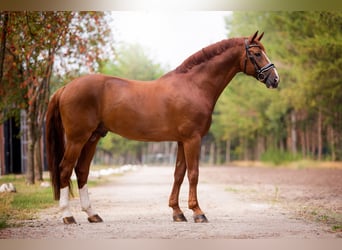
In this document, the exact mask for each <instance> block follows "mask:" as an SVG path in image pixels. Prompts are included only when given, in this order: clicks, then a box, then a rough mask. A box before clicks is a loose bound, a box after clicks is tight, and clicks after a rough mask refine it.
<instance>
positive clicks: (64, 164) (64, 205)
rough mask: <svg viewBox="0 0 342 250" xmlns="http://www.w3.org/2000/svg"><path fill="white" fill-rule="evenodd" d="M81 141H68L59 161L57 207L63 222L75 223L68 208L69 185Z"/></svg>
mask: <svg viewBox="0 0 342 250" xmlns="http://www.w3.org/2000/svg"><path fill="white" fill-rule="evenodd" d="M82 147H83V143H72V142H70V141H69V142H68V143H67V145H66V148H65V152H64V156H63V159H62V161H61V163H60V170H61V172H60V188H61V189H60V199H59V207H60V209H61V211H62V216H63V222H64V224H74V223H76V221H75V219H74V217H73V216H72V214H71V212H70V210H69V192H70V190H69V185H70V177H71V174H72V170H73V168H74V166H75V164H76V161H77V159H78V157H79V155H80V152H81V150H82Z"/></svg>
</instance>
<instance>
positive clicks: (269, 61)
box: [261, 51, 279, 79]
mask: <svg viewBox="0 0 342 250" xmlns="http://www.w3.org/2000/svg"><path fill="white" fill-rule="evenodd" d="M261 52H262V54H263V55H264V57H265V59H266V61H267V63H268V64H270V63H271V60H270V59H269V58H268V56H267V55H266V53H265V52H264V51H261ZM272 70H273V71H274V74H275V75H276V78H277V79H279V75H278V71H277V70H276V68H275V67H274V68H273V69H272Z"/></svg>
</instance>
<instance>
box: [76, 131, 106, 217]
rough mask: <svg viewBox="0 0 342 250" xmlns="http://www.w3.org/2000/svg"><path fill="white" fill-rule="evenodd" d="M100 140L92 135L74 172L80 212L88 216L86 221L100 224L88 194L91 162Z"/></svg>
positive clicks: (97, 136)
mask: <svg viewBox="0 0 342 250" xmlns="http://www.w3.org/2000/svg"><path fill="white" fill-rule="evenodd" d="M99 139H100V136H99V135H96V134H93V135H92V136H91V137H90V139H89V140H88V142H87V143H86V144H85V145H84V147H83V149H82V152H81V155H80V158H79V159H78V162H77V165H76V168H75V172H76V176H77V184H78V189H79V194H80V200H81V207H82V211H84V212H86V213H87V215H88V221H89V222H92V223H96V222H102V221H103V220H102V219H101V217H100V216H99V215H98V214H97V213H96V212H95V211H94V209H93V208H92V207H91V204H90V200H89V194H88V187H87V181H88V175H89V167H90V163H91V160H92V159H93V156H94V153H95V149H96V145H97V143H98V141H99Z"/></svg>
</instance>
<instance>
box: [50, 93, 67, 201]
mask: <svg viewBox="0 0 342 250" xmlns="http://www.w3.org/2000/svg"><path fill="white" fill-rule="evenodd" d="M62 90H63V89H60V90H58V91H57V92H56V93H55V94H54V95H53V97H52V98H51V100H50V102H49V105H48V109H47V113H46V149H47V160H48V164H49V171H50V178H51V184H52V188H53V191H54V198H55V199H56V200H58V199H59V197H60V168H59V164H60V162H61V160H62V158H63V155H64V151H65V148H64V128H63V124H62V119H61V114H60V112H59V98H60V95H61V93H62Z"/></svg>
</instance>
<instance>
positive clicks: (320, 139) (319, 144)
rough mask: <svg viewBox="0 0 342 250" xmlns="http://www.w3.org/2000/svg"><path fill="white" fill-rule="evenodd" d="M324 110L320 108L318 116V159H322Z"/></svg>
mask: <svg viewBox="0 0 342 250" xmlns="http://www.w3.org/2000/svg"><path fill="white" fill-rule="evenodd" d="M322 148H323V147H322V111H321V109H319V111H318V117H317V160H319V161H320V160H322Z"/></svg>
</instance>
